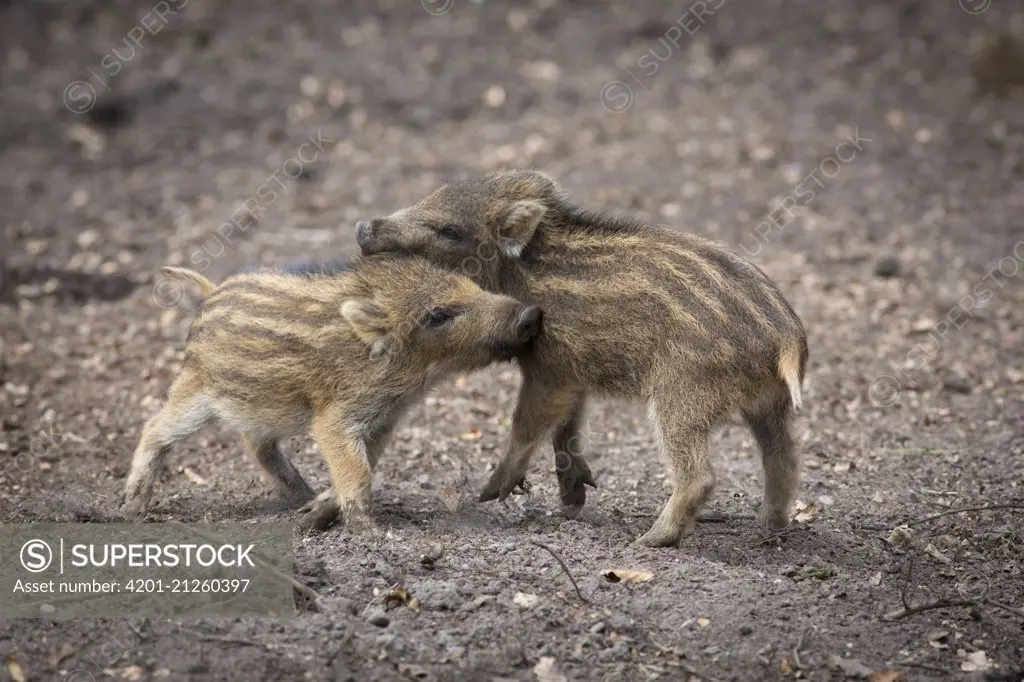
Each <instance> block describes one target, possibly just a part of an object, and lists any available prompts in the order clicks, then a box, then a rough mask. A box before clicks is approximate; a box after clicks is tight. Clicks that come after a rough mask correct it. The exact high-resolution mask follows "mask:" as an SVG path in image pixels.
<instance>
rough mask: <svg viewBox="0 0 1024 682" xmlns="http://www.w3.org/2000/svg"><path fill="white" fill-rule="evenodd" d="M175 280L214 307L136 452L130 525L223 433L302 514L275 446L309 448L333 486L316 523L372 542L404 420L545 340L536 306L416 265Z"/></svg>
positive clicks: (304, 490)
mask: <svg viewBox="0 0 1024 682" xmlns="http://www.w3.org/2000/svg"><path fill="white" fill-rule="evenodd" d="M165 271H166V272H168V273H170V274H172V275H175V276H179V277H187V278H190V279H192V280H193V281H195V282H196V283H197V284H198V285H199V287H200V289H201V290H202V292H203V294H204V295H205V296H206V298H205V300H204V301H203V304H202V307H201V309H200V310H199V312H198V315H197V316H196V318H195V320H194V322H193V323H192V326H191V329H190V331H189V335H188V340H187V343H186V350H185V358H184V362H183V365H182V368H181V371H180V372H179V374H178V376H177V378H176V379H175V380H174V383H173V384H172V385H171V388H170V394H169V397H168V400H167V403H166V404H165V405H164V407H163V408H162V409H161V410H160V411H159V412H158V413H157V414H156V415H155V416H153V417H152V419H150V420H149V421H148V422H147V424H146V425H145V427H144V429H143V432H142V437H141V439H140V441H139V445H138V448H137V449H136V451H135V455H134V458H133V460H132V465H131V471H130V473H129V474H128V478H127V481H126V483H125V486H124V491H123V493H122V498H123V500H122V510H123V511H124V512H126V513H128V514H132V515H138V514H141V513H142V512H144V511H145V510H146V508H147V506H148V504H149V501H150V497H151V494H152V489H153V484H154V480H155V477H156V474H157V472H158V470H159V468H160V465H161V460H162V459H163V458H164V456H165V455H166V453H167V452H168V450H169V449H170V448H171V447H172V446H173V445H175V444H176V443H178V442H179V441H181V440H183V439H184V438H186V437H188V436H189V435H191V434H192V433H194V432H195V431H197V430H199V429H200V428H201V427H203V426H204V425H206V424H209V423H211V422H212V421H214V420H219V421H221V422H222V423H224V424H226V425H227V426H229V427H230V428H233V429H234V430H237V431H240V432H241V433H242V438H243V441H244V444H245V449H246V450H247V451H248V452H249V453H250V454H251V455H252V456H253V458H254V459H255V460H256V462H257V463H258V464H259V466H260V467H261V469H262V471H263V473H264V475H265V478H266V479H268V480H269V481H270V482H272V483H273V484H274V485H275V486H276V488H277V489H278V490H279V492H280V493H281V494H282V495H283V496H284V497H286V498H287V499H289V500H291V501H293V502H295V503H296V504H301V503H303V502H311V500H312V498H313V492H312V491H311V490H310V488H309V486H308V485H307V484H306V481H305V480H303V478H302V476H301V474H300V473H299V472H298V470H296V468H295V467H294V465H293V464H292V463H291V462H290V461H289V460H288V459H287V458H286V457H285V456H284V455H283V454H282V453H281V451H280V449H279V448H278V445H277V444H278V441H279V440H280V439H282V438H286V437H290V436H293V435H297V434H302V433H308V434H310V435H312V436H313V438H314V439H316V441H317V442H318V443H319V445H320V450H321V452H322V454H323V457H324V459H325V460H326V462H327V467H328V470H329V473H330V477H331V482H332V486H331V488H330V489H329V490H327V491H326V492H325V493H323V494H322V495H321V496H320V498H319V499H317V500H316V504H315V505H313V508H312V513H315V514H316V516H317V518H316V519H315V522H316V523H317V524H320V525H323V524H326V523H327V522H328V521H330V520H332V519H333V516H335V515H336V514H337V513H338V512H339V511H340V512H341V513H342V515H343V519H344V521H345V523H346V524H347V525H349V526H350V527H352V528H353V529H355V530H368V529H372V528H373V523H372V521H371V520H370V516H369V508H370V483H371V472H372V471H373V468H374V466H375V465H376V463H377V459H378V457H379V456H380V453H381V450H382V448H383V447H384V445H385V442H386V440H387V437H388V435H389V434H390V433H391V430H392V428H393V426H394V425H395V422H396V421H397V420H398V419H399V418H400V417H401V415H402V413H403V412H404V410H405V409H406V408H407V407H409V406H410V405H411V404H412V403H413V402H414V401H416V400H417V398H418V397H420V396H421V395H422V394H423V393H424V392H425V391H426V390H428V389H429V388H430V387H431V386H432V385H434V384H435V383H437V382H438V381H440V380H442V379H444V378H445V377H447V376H449V375H451V374H453V373H456V372H468V371H472V370H475V369H479V368H482V367H484V366H486V365H489V364H491V363H493V362H497V361H509V360H512V359H513V358H515V357H517V356H518V355H520V354H522V353H524V352H527V350H528V348H529V347H530V345H531V343H532V341H533V340H534V339H535V338H536V336H537V335H538V333H539V332H540V329H541V326H542V317H543V315H542V312H541V310H540V308H538V307H537V306H534V305H524V304H522V303H520V302H518V301H516V300H515V299H513V298H511V297H509V296H505V295H500V294H495V293H490V292H486V291H484V290H483V289H481V288H480V287H479V286H477V285H476V284H475V283H473V281H472V280H470V279H468V278H466V277H462V276H459V275H455V274H452V273H450V272H448V271H446V270H443V269H441V268H438V267H436V266H434V265H431V264H430V263H428V262H427V261H425V260H423V259H419V258H398V259H395V258H383V257H373V258H363V259H359V260H358V261H357V262H356V263H355V264H354V265H353V266H352V267H351V269H350V270H348V271H343V272H335V273H333V274H329V275H316V274H310V273H305V274H301V275H296V274H285V273H268V272H261V273H252V274H243V275H236V276H233V277H230V278H229V279H227V280H226V281H224V282H223V283H222V284H221V285H219V286H215V285H214V284H213V283H211V282H210V281H209V280H207V279H206V278H205V277H203V276H202V275H200V274H198V273H195V272H192V271H190V270H185V269H183V268H175V267H168V268H165Z"/></svg>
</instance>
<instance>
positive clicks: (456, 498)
mask: <svg viewBox="0 0 1024 682" xmlns="http://www.w3.org/2000/svg"><path fill="white" fill-rule="evenodd" d="M461 498H462V495H460V494H459V491H458V490H456V489H455V488H452V487H451V486H449V487H447V488H445V489H444V490H442V491H441V501H442V502H444V506H446V507H448V511H450V512H451V513H452V514H454V513H455V512H457V511H459V502H460V501H461Z"/></svg>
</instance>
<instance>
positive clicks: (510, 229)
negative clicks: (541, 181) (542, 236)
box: [498, 200, 547, 258]
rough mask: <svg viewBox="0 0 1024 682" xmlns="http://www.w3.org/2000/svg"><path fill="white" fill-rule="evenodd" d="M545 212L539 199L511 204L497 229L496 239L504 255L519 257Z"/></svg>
mask: <svg viewBox="0 0 1024 682" xmlns="http://www.w3.org/2000/svg"><path fill="white" fill-rule="evenodd" d="M546 212H547V209H546V208H545V207H544V204H542V203H540V202H539V201H532V200H523V201H517V202H515V203H514V204H512V207H511V208H510V209H509V210H508V213H506V214H505V222H504V223H503V224H502V226H501V228H500V229H499V231H498V241H499V244H500V245H501V250H502V251H504V252H505V255H507V256H509V257H511V258H518V257H519V255H520V254H521V253H522V252H523V249H525V248H526V245H527V244H529V243H530V240H531V239H533V233H534V232H536V231H537V226H538V225H540V221H541V220H542V219H543V218H544V214H545V213H546Z"/></svg>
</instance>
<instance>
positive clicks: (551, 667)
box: [533, 656, 568, 682]
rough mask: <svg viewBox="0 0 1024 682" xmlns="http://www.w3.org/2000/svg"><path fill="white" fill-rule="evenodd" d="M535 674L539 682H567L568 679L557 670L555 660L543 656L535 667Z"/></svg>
mask: <svg viewBox="0 0 1024 682" xmlns="http://www.w3.org/2000/svg"><path fill="white" fill-rule="evenodd" d="M533 674H534V675H536V676H537V680H538V681H539V682H566V681H567V679H568V678H566V676H565V675H563V674H562V673H560V672H558V670H556V669H555V659H553V658H552V657H550V656H541V657H540V660H539V661H537V665H535V666H533Z"/></svg>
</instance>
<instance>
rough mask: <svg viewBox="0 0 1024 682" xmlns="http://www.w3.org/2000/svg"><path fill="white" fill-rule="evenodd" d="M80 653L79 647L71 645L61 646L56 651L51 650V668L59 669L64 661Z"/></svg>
mask: <svg viewBox="0 0 1024 682" xmlns="http://www.w3.org/2000/svg"><path fill="white" fill-rule="evenodd" d="M76 651H78V647H75V646H72V645H71V644H61V645H60V646H59V647H57V648H56V649H51V650H50V667H51V668H54V669H56V668H59V667H60V664H61V663H63V662H64V659H66V658H68V657H70V656H71V655H73V654H74V653H75V652H76Z"/></svg>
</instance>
